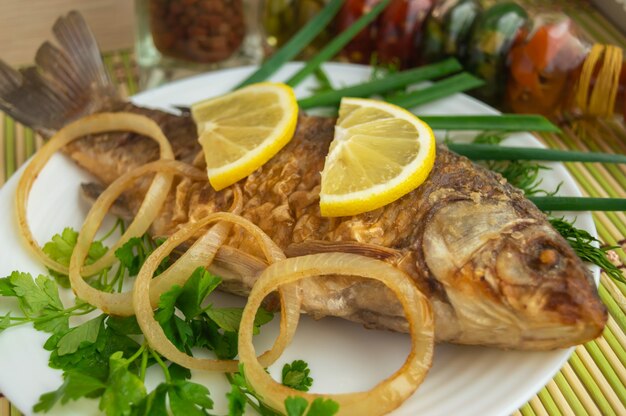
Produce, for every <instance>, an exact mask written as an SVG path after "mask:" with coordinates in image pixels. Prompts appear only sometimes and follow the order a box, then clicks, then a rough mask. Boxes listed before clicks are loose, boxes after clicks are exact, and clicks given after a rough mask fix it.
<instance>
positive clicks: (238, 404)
mask: <svg viewBox="0 0 626 416" xmlns="http://www.w3.org/2000/svg"><path fill="white" fill-rule="evenodd" d="M226 398H227V399H228V416H241V415H243V414H244V412H245V410H246V395H245V394H243V393H242V392H241V390H240V389H239V387H237V386H236V385H234V384H233V385H232V386H231V389H230V393H226Z"/></svg>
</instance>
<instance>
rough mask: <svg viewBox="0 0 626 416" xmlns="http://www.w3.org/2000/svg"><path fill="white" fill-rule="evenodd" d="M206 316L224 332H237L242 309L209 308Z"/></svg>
mask: <svg viewBox="0 0 626 416" xmlns="http://www.w3.org/2000/svg"><path fill="white" fill-rule="evenodd" d="M206 314H207V316H208V317H209V318H211V320H212V321H213V322H215V323H216V324H217V325H218V326H219V327H220V328H222V329H223V330H224V331H229V332H237V331H239V322H240V321H241V316H242V315H243V309H242V308H209V309H207V310H206Z"/></svg>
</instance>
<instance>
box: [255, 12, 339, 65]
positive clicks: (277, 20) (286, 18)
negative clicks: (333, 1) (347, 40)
mask: <svg viewBox="0 0 626 416" xmlns="http://www.w3.org/2000/svg"><path fill="white" fill-rule="evenodd" d="M328 1H329V0H264V1H263V18H262V22H263V28H264V30H265V35H266V37H267V44H268V46H269V47H271V48H273V49H278V48H280V47H281V46H283V45H284V44H285V42H287V41H288V40H289V39H290V38H291V37H292V36H293V35H294V34H295V33H296V32H297V31H298V30H300V28H302V26H304V25H305V24H306V23H307V22H308V21H309V20H311V19H312V18H313V17H314V16H315V15H316V14H317V13H319V12H320V11H321V10H322V9H323V8H324V7H325V6H326V4H327V3H328ZM330 26H331V25H329V26H328V27H326V28H325V29H324V30H323V31H322V32H321V33H320V34H319V35H318V36H317V37H316V38H315V39H314V40H313V41H312V42H311V43H310V44H309V45H307V46H306V47H305V49H304V50H303V51H302V53H301V54H300V56H299V58H301V59H306V58H308V57H310V56H312V55H314V54H315V53H316V52H317V51H318V50H319V49H321V48H322V47H323V46H324V45H325V44H326V43H327V42H328V41H329V40H330V38H331V36H332V28H331V27H330Z"/></svg>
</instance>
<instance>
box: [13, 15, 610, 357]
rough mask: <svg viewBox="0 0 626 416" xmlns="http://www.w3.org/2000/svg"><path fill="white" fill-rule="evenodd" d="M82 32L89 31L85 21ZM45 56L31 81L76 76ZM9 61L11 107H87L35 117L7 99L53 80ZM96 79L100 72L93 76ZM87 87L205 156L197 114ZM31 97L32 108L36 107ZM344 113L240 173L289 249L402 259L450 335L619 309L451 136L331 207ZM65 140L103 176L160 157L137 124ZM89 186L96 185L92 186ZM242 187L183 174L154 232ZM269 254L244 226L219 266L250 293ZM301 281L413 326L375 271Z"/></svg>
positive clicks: (530, 328) (541, 344)
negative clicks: (366, 208)
mask: <svg viewBox="0 0 626 416" xmlns="http://www.w3.org/2000/svg"><path fill="white" fill-rule="evenodd" d="M77 19H79V17H77V15H76V14H70V15H69V16H68V17H66V18H62V19H60V22H61V23H60V24H59V23H58V24H57V25H58V26H55V27H60V28H61V29H59V30H61V31H63V28H64V27H70V28H76V27H77V26H80V24H79V23H77ZM72 33H73V34H74V35H75V36H79V35H80V36H82V37H84V36H89V33H88V32H85V31H84V30H82V29H81V30H75V31H74V32H72ZM44 47H45V48H50V47H51V46H45V45H44ZM66 50H67V51H68V52H67V53H68V55H69V56H73V57H74V58H72V59H66V61H69V62H70V63H71V64H72V65H74V66H78V67H80V65H81V62H82V60H85V59H92V58H93V55H91V57H89V56H87V54H80V53H79V54H78V55H70V54H71V53H73V52H76V51H73V50H71V49H70V48H66ZM58 52H59V53H60V54H61V55H63V52H61V51H58ZM78 52H80V51H78ZM45 56H46V57H47V59H41V60H38V64H39V67H40V71H39V73H40V74H43V75H37V74H33V73H31V74H24V75H23V76H24V77H25V79H26V80H27V81H28V79H29V77H37V76H39V77H43V78H45V77H46V76H50V77H52V78H54V80H55V82H56V84H54V83H50V84H46V85H52V87H50V88H51V89H52V88H53V87H54V86H55V85H58V83H61V85H63V83H68V82H70V81H71V82H74V81H72V80H69V79H67V78H68V75H67V74H68V73H69V74H71V72H67V71H66V72H65V73H60V74H56V75H54V74H53V73H52V68H55V66H54V65H55V64H58V62H57V61H58V58H55V57H58V56H60V55H59V54H58V53H54V54H53V53H50V52H48V53H47V54H45ZM76 56H78V57H76ZM68 65H69V64H68ZM10 71H11V70H10V68H8V67H7V66H6V65H0V107H2V108H3V109H4V110H5V111H7V112H9V114H11V115H13V116H14V117H16V118H18V120H22V121H25V122H27V123H29V124H30V125H33V126H34V127H36V128H38V129H39V130H41V131H44V132H45V131H48V132H50V131H54V129H55V128H58V127H59V126H60V125H62V124H63V123H64V122H66V121H68V120H70V119H72V118H76V117H77V116H80V115H81V114H83V113H84V112H85V111H82V110H81V109H75V110H74V112H72V111H65V112H63V113H60V114H62V116H59V117H61V118H62V119H61V120H58V119H55V118H54V117H52V116H51V115H50V114H48V113H47V112H46V111H47V110H46V109H45V108H42V109H41V110H40V111H41V113H42V114H45V115H46V117H45V118H44V117H36V118H34V119H33V117H32V114H33V111H32V105H33V104H32V103H29V108H27V107H25V106H24V105H21V104H20V103H19V102H17V103H15V102H13V103H9V104H11V105H7V102H8V100H9V99H10V98H11V97H16V96H19V94H18V92H19V89H20V88H21V89H22V90H21V92H22V93H24V92H29V91H31V90H33V89H34V88H37V87H38V85H39V84H41V82H40V83H39V84H38V83H35V82H24V79H20V77H19V74H18V75H16V73H15V71H13V72H10ZM74 72H76V71H74ZM96 72H97V71H96ZM51 74H52V75H51ZM7 80H8V81H7ZM39 81H41V80H39ZM44 81H45V79H44ZM44 83H45V82H44ZM90 85H91V86H93V85H94V83H88V84H86V85H85V87H87V86H90ZM88 91H92V94H91V95H92V98H93V101H95V102H97V103H92V104H91V105H89V106H87V107H83V109H84V108H87V110H86V111H87V112H91V111H99V110H109V111H120V110H124V111H133V112H138V113H141V114H145V115H147V116H149V117H150V118H152V119H153V120H155V121H156V122H157V123H158V124H159V125H160V126H161V127H162V129H163V131H164V133H165V135H166V136H167V137H168V138H169V140H170V141H171V143H172V147H173V149H174V151H175V154H176V157H177V159H180V160H184V161H186V162H189V163H194V164H196V165H197V166H202V163H203V158H202V157H198V155H199V152H200V148H199V146H198V144H197V142H196V139H197V138H196V132H195V126H194V124H193V121H192V120H191V119H190V117H189V116H188V115H184V114H183V115H173V114H169V113H165V112H162V111H157V110H150V109H145V108H139V107H136V106H134V105H132V104H129V103H123V102H121V101H120V100H119V99H116V97H114V96H111V94H110V89H108V88H104V87H102V88H98V89H96V90H95V91H97V92H102V91H105V92H106V94H104V95H98V94H94V93H93V92H94V89H93V88H91V89H88ZM83 93H84V92H83ZM7 97H8V98H7ZM18 101H19V100H18ZM27 111H30V113H29V114H31V115H30V116H29V117H30V118H27V117H26V116H25V113H26V112H27ZM34 113H35V114H37V113H38V112H37V111H35V112H34ZM50 120H52V121H50ZM334 122H335V120H334V119H329V118H317V117H308V116H301V117H300V119H299V124H298V128H297V131H296V134H295V136H294V138H293V139H292V141H291V142H290V143H289V144H288V145H287V146H285V148H284V149H283V150H281V151H280V152H279V153H278V154H277V155H276V156H275V157H274V158H273V159H271V160H270V161H269V162H268V163H266V164H265V165H264V166H262V167H261V168H259V169H258V170H257V171H256V172H254V173H253V174H252V175H250V176H249V177H248V178H246V179H244V180H242V181H240V182H239V184H238V185H237V186H240V187H241V188H242V190H243V196H244V202H243V203H244V207H243V211H242V215H243V216H244V217H246V218H247V219H249V220H251V221H252V222H254V223H255V224H257V225H258V226H259V227H260V228H262V229H263V230H264V231H265V232H266V233H267V234H268V235H269V236H270V237H271V238H272V239H273V240H274V241H275V242H276V243H277V244H278V245H279V246H280V247H282V248H283V249H284V250H285V251H286V253H287V254H288V255H290V256H294V255H301V254H310V253H315V252H325V251H347V252H353V253H358V254H362V255H366V256H372V257H375V258H379V259H382V260H384V261H388V262H390V263H392V264H394V265H396V266H397V267H398V268H400V269H401V270H403V271H405V272H406V273H407V274H408V275H409V276H410V277H411V278H412V279H413V281H414V282H415V284H416V285H417V286H418V287H419V288H420V290H422V291H423V292H424V293H426V294H427V296H428V297H429V299H430V300H431V301H432V303H433V308H434V311H435V322H436V330H435V333H436V337H437V340H438V341H448V342H454V343H460V344H476V345H488V346H494V347H500V348H508V349H554V348H562V347H567V346H571V345H576V344H580V343H583V342H585V341H588V340H590V339H593V338H595V337H597V336H598V335H599V334H600V333H601V332H602V329H603V328H604V324H605V322H606V319H607V314H606V310H605V308H604V306H603V305H602V303H601V301H600V300H599V298H598V296H597V292H596V288H595V286H594V284H593V282H592V280H591V278H590V276H589V272H588V270H587V268H586V267H585V265H584V264H583V263H582V262H581V260H580V259H579V258H578V257H577V256H576V255H575V253H574V252H573V250H572V249H571V248H570V247H569V245H568V244H567V242H566V241H565V240H564V239H563V238H562V237H561V236H560V235H559V234H558V233H557V232H556V231H555V230H554V229H553V228H552V227H551V226H550V225H549V223H548V221H547V220H546V218H545V216H544V215H543V214H542V213H541V212H540V211H539V210H538V209H537V208H536V207H535V206H534V205H533V204H532V203H530V202H529V201H528V200H526V199H525V198H524V197H523V195H522V193H521V192H520V191H519V190H516V189H514V188H513V187H511V186H510V185H509V184H507V183H506V181H505V180H504V179H503V178H502V177H500V176H499V175H497V174H494V173H492V172H490V171H488V170H486V169H483V168H481V167H479V166H477V165H474V164H473V163H472V162H470V161H469V160H467V159H466V158H463V157H461V156H458V155H455V154H453V153H451V152H449V151H448V150H447V149H446V148H445V147H444V146H439V147H438V149H437V159H436V162H435V166H434V168H433V171H432V172H431V174H430V176H429V178H428V179H427V181H426V182H425V183H424V184H423V185H421V186H420V187H419V188H418V189H416V190H414V191H413V192H411V193H409V194H407V195H406V196H404V197H402V198H400V199H399V200H397V201H395V202H393V203H391V204H389V205H387V206H385V207H383V208H380V209H377V210H375V211H372V212H368V213H365V214H361V215H357V216H353V217H341V218H324V217H321V215H320V212H319V206H318V202H319V189H320V175H319V172H320V171H321V170H322V167H323V163H324V157H325V155H326V153H327V149H328V146H329V144H330V141H331V140H332V136H333V129H334ZM65 152H66V154H68V155H69V156H70V157H71V158H72V159H74V160H75V161H76V162H77V163H78V164H79V165H81V166H82V167H83V168H85V169H86V170H88V171H90V172H91V173H92V174H94V175H96V177H98V178H99V179H100V180H101V181H102V183H103V184H105V185H106V184H108V183H110V182H112V181H113V180H114V179H115V178H117V177H118V176H119V175H121V174H123V173H124V172H126V171H128V170H130V169H133V168H134V167H137V166H139V165H141V164H143V163H146V162H148V161H150V160H154V159H156V158H157V157H158V154H157V153H158V150H157V147H156V145H155V144H154V143H153V142H152V141H151V140H149V139H147V138H144V137H139V136H137V135H134V134H130V133H111V134H108V135H100V136H97V137H89V138H84V139H81V140H79V141H76V142H74V143H72V144H71V145H69V146H68V147H67V148H66V149H65ZM148 181H149V178H146V179H145V180H144V182H142V183H140V184H138V186H137V188H136V190H134V191H131V192H129V193H128V194H127V195H125V202H126V204H127V206H126V210H127V211H128V213H129V215H130V214H132V212H134V210H135V209H136V207H137V206H138V204H139V203H140V200H141V197H142V189H145V185H146V184H147V182H148ZM87 190H88V191H89V190H90V191H91V192H95V193H97V189H96V188H94V187H90V188H87ZM231 195H232V190H231V189H226V190H223V191H221V192H215V191H214V190H213V189H212V188H211V187H210V185H209V183H208V182H206V181H202V182H197V181H196V182H194V181H191V180H189V179H182V180H178V181H177V182H175V186H174V188H173V189H172V191H171V192H170V195H169V196H168V200H167V202H166V205H165V206H164V208H163V210H162V212H161V214H160V217H159V219H158V220H157V221H156V222H155V223H154V224H153V226H152V229H151V233H152V234H153V235H155V236H167V235H171V234H172V233H173V232H175V231H176V230H177V229H178V227H180V226H181V225H182V224H185V223H187V222H189V221H194V220H197V219H198V218H201V217H203V216H204V215H206V214H207V213H210V212H216V211H223V210H226V209H227V208H228V206H229V204H230V199H231ZM265 266H266V264H265V263H264V261H263V260H262V256H261V255H260V252H259V249H258V248H257V247H256V245H255V243H254V242H253V240H252V239H251V238H250V237H249V236H247V235H245V234H244V233H243V232H242V231H241V230H238V229H237V228H235V229H234V230H233V233H232V234H231V236H230V237H229V240H228V242H227V244H226V245H225V246H224V247H222V248H221V249H220V251H219V253H218V255H217V257H216V260H215V262H214V264H213V265H212V266H211V269H212V271H213V272H215V273H216V274H219V275H220V276H222V277H223V278H224V285H223V286H224V287H223V289H224V290H227V291H230V292H232V293H237V294H240V295H246V294H247V293H248V292H249V290H250V288H251V287H252V285H253V283H254V280H255V278H256V277H257V276H258V274H259V273H260V272H261V271H262V270H263V268H264V267H265ZM300 290H301V293H302V299H303V309H304V310H305V311H306V312H307V313H309V314H311V315H312V316H314V317H323V316H329V315H330V316H339V317H342V318H345V319H349V320H352V321H356V322H360V323H363V324H364V325H366V326H367V327H373V328H386V329H391V330H395V331H403V332H406V329H407V326H406V321H405V319H404V317H403V313H402V309H401V307H400V304H399V302H398V301H397V300H396V299H395V298H394V296H393V295H392V293H391V292H390V291H389V290H388V289H386V288H385V287H384V286H382V285H380V284H379V283H377V282H373V281H369V280H365V279H361V278H357V277H338V276H333V277H324V278H316V279H310V280H307V281H303V282H302V284H301V285H300Z"/></svg>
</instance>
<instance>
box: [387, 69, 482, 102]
mask: <svg viewBox="0 0 626 416" xmlns="http://www.w3.org/2000/svg"><path fill="white" fill-rule="evenodd" d="M484 84H485V81H483V80H482V79H480V78H476V77H475V76H473V75H471V74H469V73H467V72H461V73H460V74H457V75H453V76H451V77H450V78H446V79H443V80H441V81H438V82H435V83H434V84H433V85H430V86H428V87H426V88H422V89H419V90H415V91H411V92H409V93H406V94H402V95H399V96H395V97H392V98H391V99H389V100H388V101H389V102H390V103H392V104H395V105H397V106H400V107H404V108H413V107H417V106H418V105H422V104H426V103H429V102H431V101H435V100H438V99H440V98H444V97H447V96H449V95H452V94H454V93H457V92H463V91H467V90H471V89H472V88H477V87H480V86H482V85H484Z"/></svg>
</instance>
